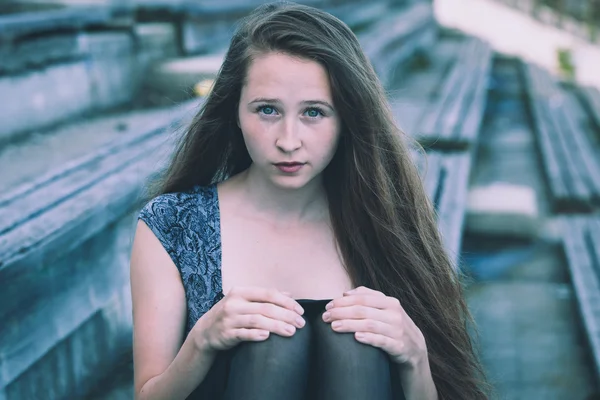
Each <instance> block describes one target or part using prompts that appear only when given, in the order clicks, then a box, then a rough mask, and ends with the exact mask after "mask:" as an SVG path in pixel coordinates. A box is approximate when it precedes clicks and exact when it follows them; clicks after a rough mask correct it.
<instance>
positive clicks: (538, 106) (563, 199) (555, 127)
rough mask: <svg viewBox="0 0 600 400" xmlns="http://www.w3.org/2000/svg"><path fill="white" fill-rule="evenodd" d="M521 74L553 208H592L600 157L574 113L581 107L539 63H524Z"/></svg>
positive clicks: (599, 191) (598, 198)
mask: <svg viewBox="0 0 600 400" xmlns="http://www.w3.org/2000/svg"><path fill="white" fill-rule="evenodd" d="M523 75H524V79H525V82H526V87H527V96H528V102H529V107H530V110H531V118H532V122H533V125H534V127H535V131H536V134H537V141H538V147H539V149H540V153H541V156H542V164H543V168H544V171H545V172H546V177H547V180H548V186H549V190H550V195H551V197H552V201H553V206H554V209H555V210H557V211H576V212H590V211H593V210H594V208H595V207H597V206H598V205H600V157H598V154H595V150H594V148H593V146H592V143H591V142H590V140H589V136H588V132H586V127H585V126H584V125H583V124H582V123H581V121H579V120H578V119H577V117H576V115H577V111H580V110H578V109H580V108H581V107H580V106H579V105H578V104H575V103H574V102H573V101H571V100H572V99H570V98H568V97H567V96H566V95H565V92H564V89H562V88H561V87H560V85H559V84H558V83H557V82H556V81H555V79H553V78H552V77H551V76H550V74H549V73H548V72H546V71H545V70H543V69H541V68H540V67H537V66H535V65H533V64H524V65H523Z"/></svg>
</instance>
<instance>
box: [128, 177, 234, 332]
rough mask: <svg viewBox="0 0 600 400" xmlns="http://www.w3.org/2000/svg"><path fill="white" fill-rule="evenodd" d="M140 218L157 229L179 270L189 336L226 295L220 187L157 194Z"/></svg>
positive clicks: (198, 187) (156, 233) (162, 242)
mask: <svg viewBox="0 0 600 400" xmlns="http://www.w3.org/2000/svg"><path fill="white" fill-rule="evenodd" d="M138 218H139V219H141V220H142V221H144V222H145V223H146V225H148V227H149V228H150V229H151V230H152V232H154V234H155V235H156V237H157V238H158V240H159V241H160V243H161V244H162V245H163V247H164V248H165V250H166V251H167V253H168V254H169V256H170V257H171V259H172V260H173V262H174V263H175V266H176V267H177V269H178V270H179V273H180V275H181V280H182V282H183V287H184V290H185V296H186V303H187V324H186V330H185V334H186V335H187V334H188V333H189V332H190V330H191V329H192V327H193V326H194V325H195V324H196V322H197V321H198V319H200V317H202V315H204V313H206V312H207V311H208V310H210V309H211V308H212V307H213V306H214V305H215V304H216V303H217V302H218V301H219V300H221V299H222V298H223V287H222V281H221V218H220V214H219V199H218V194H217V187H216V185H211V186H195V187H194V188H192V189H191V190H189V191H186V192H179V193H167V194H163V195H160V196H157V197H155V198H154V199H152V200H151V201H149V202H148V203H147V204H146V205H145V206H144V207H143V208H142V210H141V211H140V214H139V216H138Z"/></svg>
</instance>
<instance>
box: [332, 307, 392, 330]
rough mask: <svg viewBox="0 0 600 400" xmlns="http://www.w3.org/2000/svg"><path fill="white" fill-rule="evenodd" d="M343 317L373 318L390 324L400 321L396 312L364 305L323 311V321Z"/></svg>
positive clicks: (341, 318)
mask: <svg viewBox="0 0 600 400" xmlns="http://www.w3.org/2000/svg"><path fill="white" fill-rule="evenodd" d="M343 319H373V320H376V321H381V322H384V323H386V324H390V325H393V324H394V323H400V321H398V319H399V318H398V317H397V315H396V314H392V313H390V312H389V311H387V310H380V309H378V308H373V307H366V306H362V305H354V306H348V307H336V308H332V309H330V310H329V311H327V312H325V313H323V321H325V322H333V321H336V320H343Z"/></svg>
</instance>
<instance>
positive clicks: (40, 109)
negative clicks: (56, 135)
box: [0, 32, 137, 142]
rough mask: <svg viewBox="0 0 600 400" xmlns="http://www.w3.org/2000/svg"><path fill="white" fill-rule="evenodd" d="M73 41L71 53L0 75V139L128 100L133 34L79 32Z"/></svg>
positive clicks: (132, 89) (131, 82) (132, 84)
mask: <svg viewBox="0 0 600 400" xmlns="http://www.w3.org/2000/svg"><path fill="white" fill-rule="evenodd" d="M77 43H78V49H77V51H76V52H75V53H76V54H77V57H76V58H73V59H67V60H63V61H61V62H60V63H56V64H49V65H44V66H41V67H39V68H38V69H32V70H23V71H21V72H20V73H19V74H17V75H3V76H0V93H2V107H0V120H2V124H1V125H0V142H7V141H10V140H11V139H12V138H13V137H16V136H17V135H19V134H21V133H24V132H30V131H33V130H36V129H41V128H45V127H48V126H51V125H54V124H57V123H60V122H63V121H66V120H68V119H70V118H74V117H77V116H80V115H84V114H87V113H90V112H93V111H101V110H105V109H107V108H113V107H116V106H119V105H122V104H125V103H127V102H129V101H131V99H132V98H133V96H134V94H135V92H136V89H137V84H136V83H137V82H136V80H135V79H134V76H135V75H134V71H135V67H136V65H135V58H134V57H135V54H134V47H133V37H132V36H131V35H129V34H128V33H118V32H117V33H82V34H80V35H78V36H77ZM6 56H7V57H10V56H11V54H10V53H7V54H6Z"/></svg>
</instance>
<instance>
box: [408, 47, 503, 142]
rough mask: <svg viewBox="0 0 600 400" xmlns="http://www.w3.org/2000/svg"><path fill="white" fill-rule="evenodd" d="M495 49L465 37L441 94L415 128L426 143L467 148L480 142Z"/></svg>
mask: <svg viewBox="0 0 600 400" xmlns="http://www.w3.org/2000/svg"><path fill="white" fill-rule="evenodd" d="M491 65H492V49H491V47H490V46H489V44H487V43H485V42H482V41H481V40H479V39H475V38H472V39H469V40H466V41H465V43H464V44H463V46H462V49H461V51H460V54H459V55H458V56H457V57H456V62H455V64H454V66H453V67H452V69H451V71H450V72H449V74H448V76H447V77H446V78H445V80H444V82H443V83H442V87H441V89H440V93H439V95H438V97H437V99H436V100H435V102H434V103H433V104H432V106H431V107H428V108H427V109H426V110H425V111H424V113H423V116H422V118H421V122H420V124H419V125H418V126H417V127H416V128H415V132H414V135H415V136H416V138H417V140H418V141H419V142H420V143H422V144H423V145H424V146H427V147H433V148H439V149H458V150H460V149H467V148H468V147H469V146H472V145H474V144H475V143H476V141H477V136H478V134H479V129H480V127H481V123H482V120H483V114H484V111H485V105H486V100H487V90H488V79H489V74H490V69H491Z"/></svg>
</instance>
